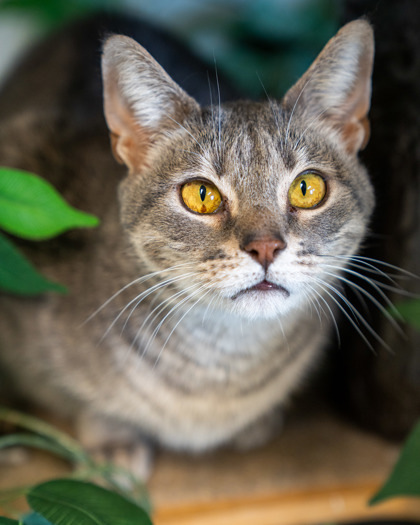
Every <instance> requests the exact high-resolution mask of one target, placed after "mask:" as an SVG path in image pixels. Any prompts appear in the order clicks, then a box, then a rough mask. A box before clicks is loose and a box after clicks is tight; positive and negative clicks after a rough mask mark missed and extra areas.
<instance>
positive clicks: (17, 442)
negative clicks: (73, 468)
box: [0, 434, 77, 461]
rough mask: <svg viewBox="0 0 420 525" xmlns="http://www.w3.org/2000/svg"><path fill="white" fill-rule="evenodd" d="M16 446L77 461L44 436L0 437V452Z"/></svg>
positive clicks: (16, 435) (15, 435)
mask: <svg viewBox="0 0 420 525" xmlns="http://www.w3.org/2000/svg"><path fill="white" fill-rule="evenodd" d="M16 446H18V447H32V448H37V449H39V450H46V451H47V452H51V453H52V454H55V455H56V456H59V457H62V458H64V459H67V460H69V461H76V460H77V458H76V457H75V456H74V455H73V454H72V453H71V452H69V451H68V450H66V449H65V448H63V447H61V446H60V445H58V444H57V443H54V442H53V441H51V440H50V439H48V438H45V437H44V436H37V435H36V434H8V435H6V436H1V437H0V450H1V449H2V448H8V447H16Z"/></svg>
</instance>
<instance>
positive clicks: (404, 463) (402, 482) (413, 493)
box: [369, 421, 420, 505]
mask: <svg viewBox="0 0 420 525" xmlns="http://www.w3.org/2000/svg"><path fill="white" fill-rule="evenodd" d="M419 462H420V421H419V422H418V423H417V425H416V426H415V427H414V429H413V431H412V432H411V434H410V435H409V437H408V439H407V441H406V442H405V444H404V446H403V448H402V451H401V453H400V457H399V458H398V461H397V463H396V465H395V467H394V469H393V471H392V472H391V474H390V476H389V478H388V479H387V481H386V482H385V483H384V485H383V486H382V487H381V488H380V489H379V490H378V492H377V493H376V494H375V495H374V496H373V497H372V498H371V500H370V501H369V504H370V505H374V504H376V503H381V502H382V501H384V500H387V499H389V498H395V497H417V498H419V497H420V465H419Z"/></svg>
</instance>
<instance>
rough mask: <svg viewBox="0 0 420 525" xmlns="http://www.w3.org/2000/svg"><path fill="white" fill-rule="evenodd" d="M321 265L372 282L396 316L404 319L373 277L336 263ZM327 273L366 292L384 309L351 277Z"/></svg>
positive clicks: (370, 297) (374, 301)
mask: <svg viewBox="0 0 420 525" xmlns="http://www.w3.org/2000/svg"><path fill="white" fill-rule="evenodd" d="M321 266H323V267H325V268H333V269H334V268H335V269H338V270H340V271H343V272H346V273H349V274H350V275H354V276H356V277H358V278H359V279H361V280H363V281H365V282H367V283H368V284H370V285H371V286H372V288H373V289H374V290H375V291H376V292H377V293H378V294H379V295H380V296H381V297H382V299H383V300H384V301H385V303H386V304H387V305H388V307H389V308H390V309H391V310H392V311H393V312H394V315H395V316H396V317H399V319H400V320H401V321H402V318H401V316H400V314H399V313H398V311H397V309H396V308H395V306H394V304H393V303H392V301H391V300H390V299H389V298H388V297H387V295H386V294H385V293H384V292H383V291H382V290H381V289H380V287H379V286H378V285H377V284H376V282H375V281H374V280H373V279H369V277H366V276H365V275H363V274H361V273H359V272H356V271H354V270H351V269H349V268H340V267H338V266H334V265H331V264H322V265H321ZM326 273H327V275H330V276H332V277H336V278H337V279H340V280H342V281H343V282H345V283H347V284H348V285H349V286H350V287H352V288H355V289H357V290H359V292H360V293H362V294H364V295H365V296H366V297H368V298H369V299H371V300H372V302H373V304H375V305H376V306H377V307H378V308H380V309H383V306H382V305H381V304H380V303H379V302H378V301H376V299H375V298H374V297H373V296H372V295H371V294H369V292H367V291H366V290H365V289H364V288H362V287H360V286H359V285H357V284H356V283H354V282H353V281H350V280H349V279H346V278H345V277H343V276H340V275H338V274H333V273H329V272H326ZM385 311H386V310H385ZM386 313H388V312H386Z"/></svg>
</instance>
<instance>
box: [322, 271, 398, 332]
mask: <svg viewBox="0 0 420 525" xmlns="http://www.w3.org/2000/svg"><path fill="white" fill-rule="evenodd" d="M326 273H327V275H332V276H333V277H336V278H337V279H339V280H340V281H342V282H344V283H346V284H347V285H348V286H350V287H351V288H356V289H357V290H359V292H360V293H361V294H363V295H364V296H365V297H367V298H368V299H369V300H370V301H371V302H372V303H373V304H374V305H375V306H376V307H377V308H378V310H379V311H380V312H381V313H382V314H383V315H384V316H385V317H386V318H387V319H388V321H389V322H390V323H391V324H392V326H393V327H394V328H395V330H397V332H399V333H400V334H401V335H402V336H405V334H404V332H403V330H402V328H401V327H400V326H399V325H398V323H397V322H396V320H395V319H394V318H393V317H392V315H391V314H390V313H389V312H388V310H387V309H386V308H384V307H383V306H382V305H381V303H380V302H379V301H378V300H377V299H376V298H375V297H374V296H373V295H372V294H371V293H369V292H368V291H366V290H365V289H364V288H362V287H361V286H359V285H358V284H356V283H354V282H352V281H350V280H349V279H346V278H345V277H343V276H342V275H334V274H330V273H329V272H326ZM376 288H377V289H378V290H379V291H380V292H381V294H382V296H383V297H384V298H385V299H386V302H387V304H388V305H389V307H390V308H392V310H393V311H394V312H395V315H396V316H398V318H399V319H401V320H402V318H401V315H400V314H399V312H398V311H397V309H396V308H395V306H394V305H393V304H392V302H391V301H390V300H389V299H388V297H387V296H386V295H385V294H384V293H383V292H382V290H380V289H379V288H378V287H376Z"/></svg>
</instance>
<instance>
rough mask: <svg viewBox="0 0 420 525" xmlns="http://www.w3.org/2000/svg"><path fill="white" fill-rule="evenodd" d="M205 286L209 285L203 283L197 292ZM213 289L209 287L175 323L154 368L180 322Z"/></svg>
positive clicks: (154, 366)
mask: <svg viewBox="0 0 420 525" xmlns="http://www.w3.org/2000/svg"><path fill="white" fill-rule="evenodd" d="M205 286H208V285H203V286H202V287H201V288H199V289H198V290H197V291H196V292H195V293H198V292H200V291H201V290H202V289H203V287H205ZM210 291H211V289H208V290H207V292H206V293H205V294H204V295H203V296H202V297H199V298H198V299H197V301H195V303H193V304H192V306H190V308H188V310H187V311H186V312H185V313H184V314H183V315H182V317H181V318H180V319H179V320H178V321H177V323H176V324H175V326H174V327H173V328H172V330H171V331H170V333H169V335H168V337H167V338H166V340H165V342H164V343H163V346H162V348H161V349H160V351H159V354H158V356H157V359H156V362H155V364H154V365H153V369H155V368H156V366H157V364H158V362H159V360H160V357H161V355H162V352H163V350H164V348H165V347H166V345H167V344H168V341H169V339H170V338H171V336H172V334H173V333H174V332H175V330H176V329H177V327H178V326H179V324H180V323H181V321H182V320H183V319H184V318H185V317H186V316H187V315H188V314H189V312H190V311H191V310H192V309H193V308H194V306H196V304H197V303H199V302H200V301H201V300H202V299H203V298H204V297H205V296H206V295H208V294H209V293H210Z"/></svg>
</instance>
